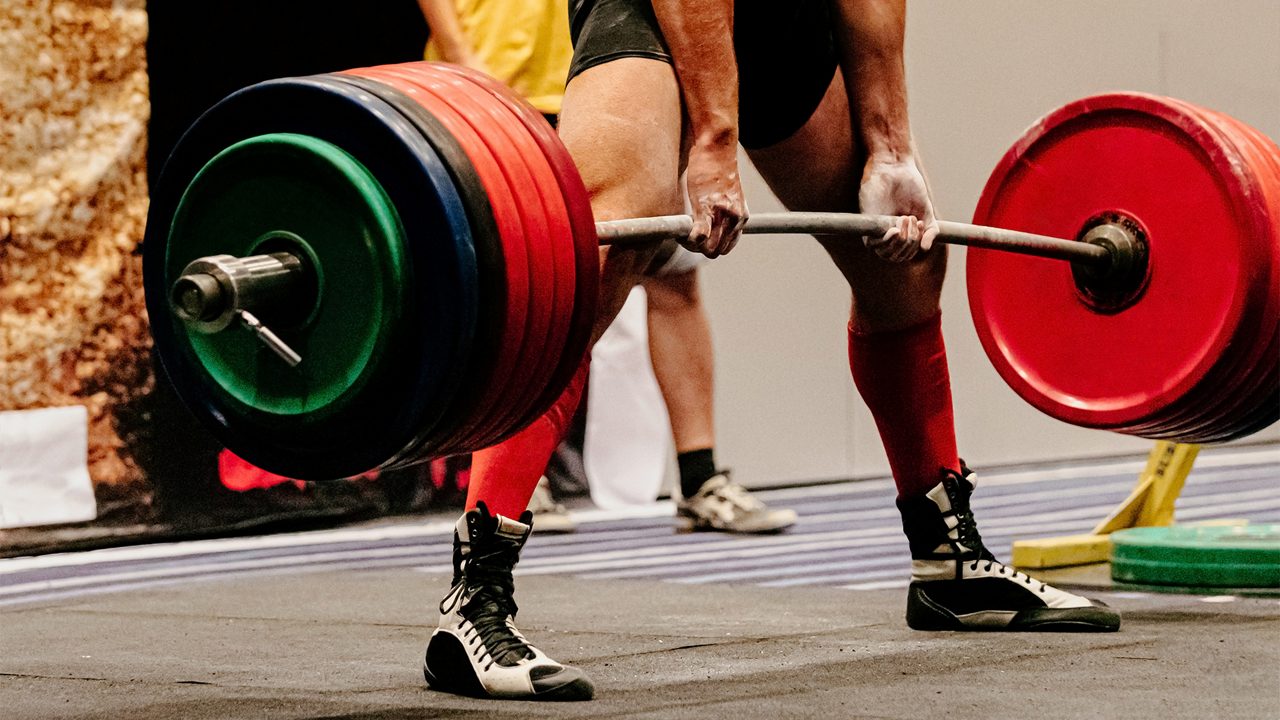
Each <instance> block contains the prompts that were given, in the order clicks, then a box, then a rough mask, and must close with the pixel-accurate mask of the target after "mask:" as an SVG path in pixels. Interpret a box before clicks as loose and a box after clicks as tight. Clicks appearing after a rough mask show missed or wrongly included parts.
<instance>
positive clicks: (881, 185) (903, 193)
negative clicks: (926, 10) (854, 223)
mask: <svg viewBox="0 0 1280 720" xmlns="http://www.w3.org/2000/svg"><path fill="white" fill-rule="evenodd" d="M834 6H835V10H836V12H837V14H838V16H839V19H840V22H838V23H837V29H836V41H837V45H838V46H839V51H840V64H841V67H842V68H843V69H844V82H845V88H846V90H847V91H848V95H849V98H850V102H851V105H852V106H851V108H850V111H851V113H852V115H853V117H854V118H855V123H856V127H855V128H854V130H855V131H856V132H857V133H858V135H859V136H860V137H861V139H862V142H863V145H864V147H866V149H867V165H866V167H865V169H864V171H863V176H862V186H861V189H860V190H859V193H858V200H859V204H860V205H861V209H862V212H865V213H873V214H879V215H902V216H905V217H904V218H903V221H902V223H901V224H900V225H899V226H898V227H897V228H894V229H892V230H890V231H889V232H888V233H887V234H886V235H885V236H884V237H883V238H874V239H870V240H869V241H868V244H869V245H870V246H871V247H872V248H873V249H874V250H875V251H876V252H877V253H879V254H880V255H882V256H884V257H887V258H889V259H893V260H908V259H910V258H911V257H912V256H914V255H915V254H916V248H917V247H918V248H919V249H921V250H928V249H929V248H930V247H931V246H932V245H933V239H934V237H935V236H936V235H937V234H938V222H937V218H936V217H935V215H934V210H933V201H932V199H931V198H930V196H929V188H928V184H927V182H926V181H925V178H924V173H923V171H922V170H921V168H920V164H919V162H918V159H917V157H916V150H915V143H914V142H913V141H912V138H911V123H910V122H909V119H908V116H907V73H906V66H905V63H904V61H903V44H904V36H905V33H906V0H835V2H834Z"/></svg>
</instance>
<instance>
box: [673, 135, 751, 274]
mask: <svg viewBox="0 0 1280 720" xmlns="http://www.w3.org/2000/svg"><path fill="white" fill-rule="evenodd" d="M687 172H688V174H687V175H686V176H685V182H686V183H687V185H688V192H689V204H690V205H691V206H692V208H693V230H692V231H691V232H690V233H689V237H688V239H687V240H685V241H684V242H683V243H682V244H683V245H684V246H685V247H686V248H688V249H690V250H693V251H694V252H700V253H702V254H703V255H706V256H707V257H712V258H713V257H718V256H720V255H723V254H725V253H727V252H729V251H730V250H732V249H733V247H734V246H735V245H737V244H738V238H739V237H741V235H742V227H743V226H744V225H746V223H747V201H746V200H745V199H744V198H743V196H742V180H741V178H740V177H739V175H738V143H737V142H736V140H735V141H727V140H711V141H706V142H699V141H695V142H694V144H693V147H691V148H690V149H689V166H688V170H687Z"/></svg>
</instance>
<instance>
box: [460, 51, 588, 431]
mask: <svg viewBox="0 0 1280 720" xmlns="http://www.w3.org/2000/svg"><path fill="white" fill-rule="evenodd" d="M439 67H440V68H441V69H444V70H447V71H449V72H453V73H455V74H457V75H459V76H462V77H465V78H467V79H468V80H470V81H471V82H473V83H475V84H476V85H479V86H480V87H482V88H484V89H485V90H486V91H487V92H489V93H490V94H492V95H493V96H494V97H496V98H498V99H499V100H500V101H502V102H503V103H504V104H505V105H506V106H507V108H508V109H509V110H510V111H511V112H512V113H514V114H515V115H516V116H517V117H519V118H520V119H521V121H522V122H524V124H525V126H526V127H527V128H528V129H529V131H530V133H531V134H532V135H533V137H534V139H535V140H537V142H538V145H539V146H540V147H541V148H542V152H543V154H544V155H545V156H546V158H547V161H548V162H549V163H551V168H552V170H553V171H554V172H555V174H556V180H557V181H558V182H559V184H560V193H561V198H562V199H563V201H564V204H565V206H566V207H567V209H568V211H569V220H570V223H571V224H572V226H573V238H572V239H573V242H574V257H575V261H576V265H577V267H576V274H575V276H574V277H575V280H576V285H577V288H576V290H575V293H574V304H573V317H572V320H571V325H570V329H569V336H568V338H567V339H566V340H565V346H564V353H563V357H562V358H561V361H560V365H559V366H558V367H557V368H556V373H555V374H554V375H553V376H552V379H551V383H550V384H549V385H548V388H547V390H548V392H547V393H546V394H545V395H544V396H543V397H542V398H540V400H539V402H538V403H537V404H535V407H534V413H535V414H534V415H533V416H531V417H528V418H527V420H528V421H532V420H533V419H534V418H535V417H538V416H540V415H541V414H542V413H544V412H546V411H547V409H548V408H550V407H551V405H552V404H553V403H554V402H555V401H556V400H557V399H558V398H559V396H560V394H561V393H562V392H563V391H564V387H565V385H566V384H567V383H568V382H569V380H570V379H571V378H572V377H573V374H574V373H575V372H576V371H577V368H578V365H579V364H580V363H581V361H582V357H583V356H584V355H585V354H586V352H587V351H588V345H589V343H590V341H591V333H592V330H593V329H594V326H595V320H596V313H597V306H598V304H599V294H600V274H599V269H600V266H599V257H600V254H599V253H600V239H599V238H598V237H597V236H596V223H595V217H594V216H593V215H592V213H591V198H590V196H589V195H588V194H587V188H586V186H585V185H584V184H583V182H582V176H581V175H579V174H578V168H577V165H575V164H574V162H573V158H572V157H570V155H569V150H568V148H566V147H565V146H564V144H563V143H562V142H560V138H559V136H557V135H556V132H555V130H553V129H552V128H551V126H550V125H549V124H548V123H547V122H546V120H545V119H544V118H543V117H542V115H541V114H540V113H539V112H538V111H537V110H535V109H534V108H533V107H532V106H531V105H529V104H528V103H527V102H525V101H524V100H523V99H521V98H520V97H519V96H518V95H517V94H516V93H515V92H513V91H512V90H511V89H510V88H508V87H507V86H505V85H503V84H502V83H500V82H498V81H497V80H495V79H494V78H492V77H489V76H488V75H485V74H483V73H480V72H477V71H475V70H472V69H470V68H465V67H462V66H459V65H440V66H439Z"/></svg>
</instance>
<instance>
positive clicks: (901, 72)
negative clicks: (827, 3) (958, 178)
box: [832, 0, 912, 160]
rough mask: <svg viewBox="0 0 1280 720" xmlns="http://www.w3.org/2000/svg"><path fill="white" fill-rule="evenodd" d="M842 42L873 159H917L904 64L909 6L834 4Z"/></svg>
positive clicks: (899, 0)
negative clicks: (904, 45) (911, 157)
mask: <svg viewBox="0 0 1280 720" xmlns="http://www.w3.org/2000/svg"><path fill="white" fill-rule="evenodd" d="M832 4H833V6H834V8H835V10H836V12H837V13H838V15H839V22H837V23H836V27H837V31H836V41H837V45H838V46H839V52H840V65H841V67H842V68H843V69H844V82H845V88H846V90H848V94H849V97H850V98H851V100H852V102H853V105H854V107H853V110H854V111H855V112H854V116H855V117H856V118H857V120H856V122H857V127H856V128H854V130H856V131H857V132H858V134H859V136H860V137H861V138H862V142H863V144H864V146H865V147H866V149H867V152H868V154H869V155H871V156H872V157H877V158H885V159H891V160H896V159H901V158H903V157H907V156H909V155H911V153H912V145H911V125H910V123H909V121H908V116H907V74H906V67H905V64H904V63H903V59H902V49H903V36H904V34H905V31H906V15H907V8H906V5H907V3H906V0H832Z"/></svg>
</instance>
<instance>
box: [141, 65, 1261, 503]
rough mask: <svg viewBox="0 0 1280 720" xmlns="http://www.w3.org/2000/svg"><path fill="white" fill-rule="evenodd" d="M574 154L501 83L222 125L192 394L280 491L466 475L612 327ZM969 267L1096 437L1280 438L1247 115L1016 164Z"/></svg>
mask: <svg viewBox="0 0 1280 720" xmlns="http://www.w3.org/2000/svg"><path fill="white" fill-rule="evenodd" d="M894 220H895V219H894V218H891V217H883V216H875V215H862V214H853V213H776V214H760V215H754V216H752V217H751V218H750V220H749V221H748V223H747V225H746V227H745V231H744V232H745V233H747V234H755V233H768V234H781V233H802V234H811V235H847V236H861V235H870V234H876V233H881V232H883V231H884V230H886V229H888V228H889V227H891V226H892V224H893V223H894ZM691 223H692V220H691V219H690V218H689V217H687V216H668V217H656V218H636V219H629V220H616V221H607V222H598V223H597V222H595V221H594V218H593V217H592V214H591V208H590V203H589V198H588V196H587V192H586V189H585V187H584V186H583V183H582V180H581V179H580V177H579V176H578V173H577V170H576V168H575V167H574V165H573V163H572V161H571V159H570V157H569V154H568V152H567V151H566V149H565V148H564V146H563V145H561V144H560V142H559V140H558V138H557V137H556V135H555V133H554V131H553V130H552V129H551V127H550V126H549V125H548V124H547V123H546V121H545V120H544V119H543V118H542V117H541V116H540V115H539V114H538V113H537V112H536V111H534V110H533V109H532V108H530V107H529V106H528V105H527V104H525V103H524V102H523V101H522V100H520V99H519V98H518V97H516V96H515V95H514V94H513V93H512V92H511V91H509V90H508V89H507V88H505V87H504V86H502V85H500V84H499V83H497V82H496V81H494V80H493V79H491V78H489V77H487V76H484V75H481V74H479V73H475V72H472V71H469V70H466V69H464V68H460V67H457V66H452V65H445V64H438V63H426V62H416V63H408V64H403V65H387V66H379V67H372V68H361V69H356V70H350V71H346V72H343V73H336V74H328V75H317V76H308V77H299V78H284V79H278V80H269V81H266V82H262V83H259V84H256V85H253V86H250V87H248V88H245V89H242V90H240V91H237V92H236V93H233V94H231V95H229V96H227V97H226V98H224V99H223V100H221V101H220V102H218V103H217V104H215V105H214V106H213V107H212V108H210V109H209V110H208V111H207V112H205V113H204V114H203V115H202V116H201V117H200V118H199V119H197V121H196V122H195V123H194V124H193V125H192V126H191V127H190V128H189V129H188V131H187V132H186V133H185V134H184V135H183V137H182V138H181V139H180V141H179V142H178V143H177V145H176V146H175V148H174V150H173V151H172V153H171V155H170V157H169V159H168V161H167V162H166V164H165V167H164V169H163V172H162V173H161V175H160V179H159V182H158V183H157V185H156V187H154V188H152V201H151V208H150V211H149V216H148V222H147V230H146V238H145V241H144V253H143V255H144V283H145V286H146V296H147V308H148V313H149V315H150V317H151V328H152V335H153V338H154V340H155V345H156V349H157V353H158V356H159V357H160V359H161V364H162V365H163V367H164V369H165V373H166V374H167V375H168V377H169V379H170V380H171V381H172V383H173V385H174V387H175V389H176V390H177V392H178V394H179V395H180V396H181V397H182V399H183V401H184V402H185V403H186V404H187V406H188V407H189V408H191V409H192V411H193V412H194V413H195V414H196V415H197V416H198V417H199V418H200V419H201V420H202V421H203V422H204V423H205V425H206V426H207V427H209V428H210V430H211V431H212V432H213V433H214V434H215V435H216V436H217V438H218V439H219V441H220V442H222V443H223V444H224V445H226V446H227V447H228V448H230V449H231V450H233V451H234V452H236V453H237V454H239V455H240V456H242V457H244V458H245V459H247V460H248V461H250V462H252V463H254V464H255V465H258V466H260V467H262V468H265V469H267V470H270V471H272V472H276V473H279V474H281V475H286V476H290V477H295V478H302V479H329V478H338V477H346V476H351V475H355V474H358V473H361V472H365V471H368V470H370V469H373V468H375V467H384V468H385V467H394V466H400V465H406V464H411V463H415V462H420V461H423V460H426V459H429V458H432V457H437V456H441V455H447V454H452V453H460V452H467V451H471V450H475V449H479V448H481V447H485V446H487V445H490V444H492V443H494V442H498V441H500V440H502V439H504V438H506V437H509V436H510V435H512V434H513V433H515V432H517V431H518V430H519V429H521V428H522V427H524V426H525V425H527V424H528V423H529V422H531V421H532V420H533V419H534V418H536V417H538V416H539V415H541V414H542V413H543V412H545V411H546V410H547V409H548V408H549V407H550V405H551V404H552V403H553V402H554V401H555V399H556V398H557V397H558V396H559V394H560V393H561V391H562V390H563V389H564V387H565V386H566V385H567V384H568V382H569V380H570V378H571V377H572V375H573V373H574V372H575V370H576V368H577V366H578V365H579V362H580V360H581V358H582V357H583V355H584V354H585V353H586V352H587V344H588V341H589V337H590V334H591V328H592V324H593V322H594V318H595V314H596V299H597V298H596V296H597V294H598V287H597V283H598V266H597V262H598V260H597V249H598V247H599V246H600V245H601V244H610V243H612V244H620V243H637V242H653V241H657V240H662V239H670V238H680V237H684V236H687V235H688V233H689V230H690V227H691ZM938 240H939V241H940V242H945V243H951V244H960V245H967V246H969V251H968V254H967V261H966V279H967V285H968V293H969V301H970V306H971V309H972V315H973V321H974V326H975V328H976V330H977V334H978V337H979V338H980V340H981V342H982V345H983V348H984V350H985V351H986V353H987V355H988V357H989V358H990V359H991V361H992V363H993V365H994V366H995V368H996V370H997V372H998V373H999V374H1000V375H1001V377H1002V378H1003V379H1004V380H1005V381H1006V382H1007V383H1008V384H1009V386H1010V387H1011V388H1012V389H1013V390H1014V391H1015V392H1017V393H1018V394H1019V395H1020V396H1021V397H1023V398H1024V399H1025V400H1027V401H1028V402H1029V403H1030V404H1032V405H1033V406H1034V407H1036V408H1038V409H1040V410H1041V411H1043V412H1045V413H1047V414H1049V415H1050V416H1052V417H1055V418H1058V419H1060V420H1064V421H1066V422H1070V423H1073V424H1076V425H1081V426H1085V427H1094V428H1104V429H1108V430H1112V431H1116V432H1122V433H1127V434H1134V435H1139V436H1142V437H1150V438H1163V439H1177V440H1180V441H1183V442H1219V441H1225V440H1230V439H1234V438H1239V437H1243V436H1246V435H1248V434H1250V433H1253V432H1256V431H1258V430H1260V429H1262V428H1264V427H1266V426H1267V425H1269V424H1271V423H1272V422H1274V421H1275V420H1276V419H1277V418H1278V416H1280V394H1278V393H1280V362H1277V356H1278V354H1280V261H1278V256H1280V150H1278V149H1277V147H1276V145H1275V143H1274V142H1273V141H1271V140H1270V139H1269V138H1266V137H1265V136H1263V135H1262V134H1261V133H1258V132H1257V131H1256V130H1253V129H1252V128H1249V127H1248V126H1246V125H1244V124H1243V123H1240V122H1238V121H1236V120H1234V119H1232V118H1230V117H1227V116H1225V115H1221V114H1219V113H1216V112H1213V111H1210V110H1207V109H1204V108H1200V107H1197V106H1194V105H1191V104H1189V103H1185V102H1182V101H1178V100H1174V99H1172V98H1166V97H1159V96H1154V95H1148V94H1141V93H1110V94H1106V95H1099V96H1094V97H1090V98H1086V99H1083V100H1079V101H1076V102H1073V103H1070V104H1067V105H1065V106H1063V107H1062V108H1059V109H1057V110H1055V111H1054V112H1052V113H1050V114H1049V115H1047V116H1045V117H1044V118H1042V119H1041V120H1040V121H1039V122H1037V123H1036V124H1035V125H1033V126H1032V128H1031V129H1030V130H1028V131H1027V133H1026V134H1025V135H1024V136H1023V137H1022V138H1020V139H1019V140H1018V141H1017V143H1015V145H1014V146H1013V147H1012V149H1010V150H1009V151H1008V152H1007V153H1006V154H1005V156H1004V158H1003V159H1002V160H1001V161H1000V163H999V164H998V165H997V167H996V169H995V171H994V172H993V174H992V175H991V177H990V179H989V180H988V182H987V184H986V187H985V189H984V190H983V193H982V196H981V199H980V201H979V203H978V208H977V211H976V213H975V216H974V224H964V223H953V222H942V223H940V234H939V236H938Z"/></svg>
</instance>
